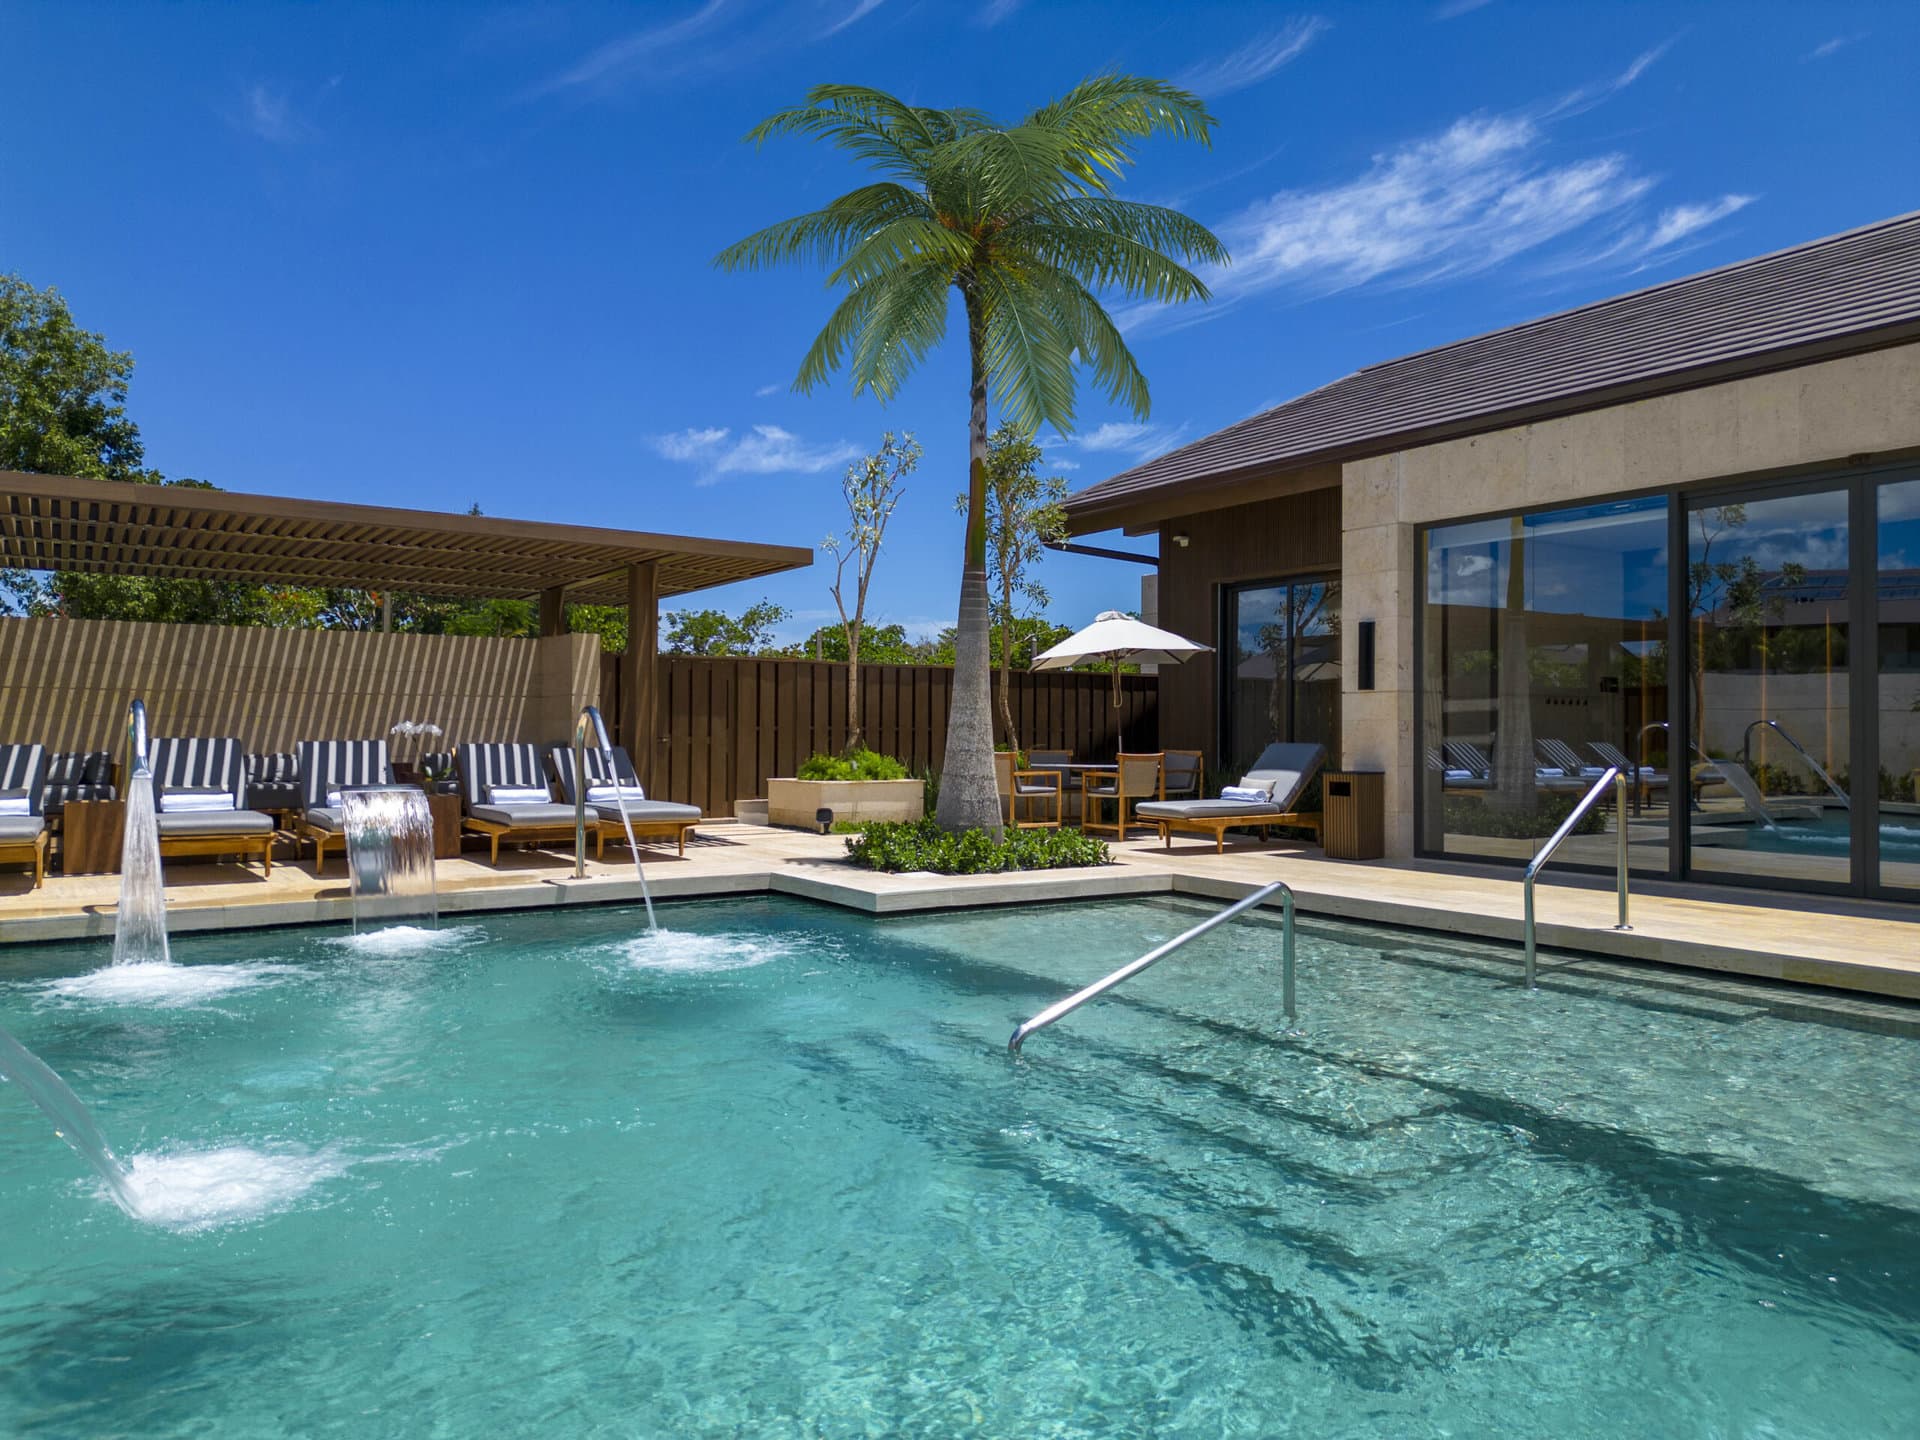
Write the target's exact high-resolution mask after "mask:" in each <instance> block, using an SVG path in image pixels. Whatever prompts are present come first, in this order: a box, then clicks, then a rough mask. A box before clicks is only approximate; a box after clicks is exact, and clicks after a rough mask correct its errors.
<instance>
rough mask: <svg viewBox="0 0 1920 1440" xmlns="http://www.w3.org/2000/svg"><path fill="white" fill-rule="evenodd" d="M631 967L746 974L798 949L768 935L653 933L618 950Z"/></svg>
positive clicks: (650, 932) (658, 931)
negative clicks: (756, 966) (753, 968)
mask: <svg viewBox="0 0 1920 1440" xmlns="http://www.w3.org/2000/svg"><path fill="white" fill-rule="evenodd" d="M616 948H617V949H618V951H619V953H620V954H621V955H622V956H624V957H625V958H626V961H627V963H628V964H630V965H633V966H635V967H636V968H638V969H641V970H670V971H677V972H680V973H695V974H697V973H701V972H712V971H721V970H745V969H748V968H750V967H752V966H755V965H765V964H768V963H769V962H771V961H774V960H784V959H786V958H787V957H788V956H789V955H791V954H793V952H794V949H795V946H794V944H793V942H792V941H789V940H776V939H773V938H770V937H768V936H765V935H700V934H695V933H693V932H692V931H687V930H653V931H649V932H648V933H647V934H645V935H638V936H635V937H634V938H633V939H631V940H629V941H627V942H626V943H625V944H623V945H620V946H618V947H616Z"/></svg>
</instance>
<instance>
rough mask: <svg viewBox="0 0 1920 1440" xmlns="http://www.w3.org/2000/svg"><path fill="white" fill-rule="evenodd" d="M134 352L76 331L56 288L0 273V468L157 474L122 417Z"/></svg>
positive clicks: (137, 476)
mask: <svg viewBox="0 0 1920 1440" xmlns="http://www.w3.org/2000/svg"><path fill="white" fill-rule="evenodd" d="M132 377H133V356H132V355H131V354H129V353H128V352H127V351H125V350H110V349H108V348H107V341H106V337H105V336H103V335H99V334H96V333H95V332H93V331H91V330H82V329H81V328H80V327H79V326H78V325H76V324H75V323H74V320H73V314H72V312H71V311H69V310H68V309H67V302H66V301H65V300H64V299H62V298H61V296H60V292H59V291H57V290H54V289H52V288H48V289H45V290H36V289H35V288H34V287H33V286H31V285H29V284H28V283H27V282H26V281H25V280H23V279H21V278H20V277H19V276H18V275H0V470H26V471H29V472H32V473H34V474H39V475H84V476H87V477H89V478H91V479H95V480H146V479H158V478H159V477H158V476H157V475H152V474H151V473H150V472H148V471H147V470H146V468H145V463H146V450H145V447H144V446H143V445H142V444H141V441H140V427H139V426H138V425H135V424H134V423H133V421H132V420H131V419H129V418H128V416H127V382H128V381H129V380H130V379H132Z"/></svg>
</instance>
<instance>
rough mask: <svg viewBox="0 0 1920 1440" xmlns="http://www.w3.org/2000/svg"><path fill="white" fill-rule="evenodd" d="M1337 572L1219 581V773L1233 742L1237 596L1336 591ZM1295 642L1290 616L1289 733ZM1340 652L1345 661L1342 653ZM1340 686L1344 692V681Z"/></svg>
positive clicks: (1295, 682) (1295, 681) (1229, 762)
mask: <svg viewBox="0 0 1920 1440" xmlns="http://www.w3.org/2000/svg"><path fill="white" fill-rule="evenodd" d="M1340 573H1341V572H1340V571H1339V570H1338V569H1333V570H1328V569H1325V568H1319V569H1313V570H1296V571H1294V572H1293V573H1292V574H1288V575H1273V576H1266V577H1262V578H1258V579H1253V580H1223V581H1221V582H1220V584H1219V586H1218V589H1219V596H1218V598H1217V599H1216V601H1215V604H1214V611H1215V616H1216V619H1215V629H1214V633H1215V634H1216V635H1218V636H1219V637H1220V645H1219V647H1218V657H1219V663H1218V664H1216V665H1215V666H1214V670H1215V676H1214V681H1215V683H1214V697H1213V708H1214V717H1215V723H1214V727H1213V728H1214V737H1213V740H1214V744H1215V746H1216V747H1217V748H1216V749H1215V751H1214V753H1215V754H1216V755H1217V756H1219V762H1218V763H1219V765H1220V768H1221V771H1222V773H1225V772H1226V771H1227V770H1229V769H1231V768H1232V763H1233V762H1232V760H1231V759H1230V756H1231V755H1232V753H1233V752H1232V745H1233V739H1234V736H1233V686H1234V678H1235V677H1234V670H1235V668H1236V667H1235V663H1234V662H1235V660H1236V658H1237V657H1238V655H1239V653H1240V626H1239V608H1238V606H1237V605H1236V603H1235V599H1236V597H1237V596H1238V595H1239V594H1240V592H1241V591H1243V590H1277V589H1279V588H1281V587H1282V586H1284V587H1286V588H1287V589H1288V590H1291V589H1292V588H1293V587H1294V586H1296V585H1332V586H1334V587H1336V588H1338V586H1339V584H1340ZM1334 633H1335V637H1336V639H1337V640H1338V641H1339V642H1340V643H1341V644H1342V645H1344V643H1345V639H1344V635H1342V634H1341V632H1340V631H1337V630H1336V631H1335V632H1334ZM1297 639H1298V637H1297V636H1295V634H1294V633H1293V625H1292V620H1291V616H1290V615H1289V620H1288V625H1287V675H1288V680H1287V726H1286V728H1287V729H1288V731H1289V732H1291V731H1292V730H1293V728H1294V718H1295V713H1296V706H1297V705H1298V697H1297V695H1296V694H1295V689H1296V687H1297V685H1298V684H1299V679H1298V676H1299V671H1298V668H1297V667H1296V665H1295V664H1294V655H1295V653H1296V651H1295V643H1296V641H1297ZM1340 653H1341V656H1342V658H1343V659H1344V658H1345V652H1344V650H1342V651H1341V652H1340ZM1341 683H1342V686H1343V693H1344V685H1345V680H1344V678H1343V679H1342V682H1341ZM1341 723H1342V724H1344V723H1345V722H1344V721H1342V722H1341ZM1342 738H1344V737H1339V736H1336V737H1335V739H1336V740H1339V739H1342ZM1329 748H1331V747H1329Z"/></svg>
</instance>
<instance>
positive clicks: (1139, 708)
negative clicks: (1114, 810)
mask: <svg viewBox="0 0 1920 1440" xmlns="http://www.w3.org/2000/svg"><path fill="white" fill-rule="evenodd" d="M613 658H614V657H611V656H609V657H607V659H608V662H609V663H607V664H605V665H604V666H603V668H602V670H601V676H600V696H601V700H600V708H601V710H602V711H603V712H605V713H606V714H608V715H617V714H619V713H620V707H619V696H618V693H617V689H616V687H617V686H618V684H619V680H618V677H617V675H616V674H615V669H616V667H615V666H614V665H613V664H612V663H611V661H612V660H613ZM1112 683H1113V682H1112V680H1111V678H1110V677H1108V676H1106V675H1096V674H1077V673H1060V672H1049V673H1046V674H1033V673H1030V672H1024V671H1016V672H1015V674H1014V677H1013V713H1014V721H1015V723H1016V724H1017V725H1018V726H1019V729H1020V743H1021V745H1022V746H1024V747H1026V748H1027V749H1030V750H1031V749H1054V750H1071V751H1072V752H1073V753H1074V755H1075V756H1076V757H1078V758H1083V759H1093V760H1097V759H1111V758H1112V757H1113V754H1114V751H1115V749H1116V743H1117V739H1118V737H1119V736H1120V734H1121V733H1123V732H1124V734H1125V736H1126V741H1127V747H1128V748H1129V749H1135V750H1149V749H1152V748H1153V747H1154V746H1155V745H1157V744H1158V743H1159V732H1160V727H1159V699H1158V689H1159V686H1158V681H1157V679H1156V677H1154V676H1151V675H1123V676H1121V677H1120V706H1119V708H1118V709H1115V708H1114V706H1113V703H1112ZM658 685H659V701H658V704H659V716H658V718H659V734H658V736H657V737H656V742H655V746H654V752H653V764H654V776H653V779H654V783H653V790H654V792H655V793H656V794H657V795H659V796H660V797H661V798H663V799H668V800H678V801H682V802H684V803H687V804H691V805H698V806H699V807H700V808H701V809H702V810H705V811H706V812H707V813H708V814H709V815H731V814H732V813H733V802H734V801H735V800H742V799H752V798H755V797H758V796H764V795H765V794H766V793H767V778H768V777H769V776H774V775H791V774H793V773H794V771H795V770H796V769H797V768H798V767H799V765H800V762H801V761H802V760H804V759H806V758H807V756H809V755H811V754H813V753H814V751H816V750H826V751H832V750H838V749H840V748H841V747H842V746H844V745H845V744H846V741H847V672H846V667H845V666H844V665H838V664H834V663H832V662H831V661H827V662H822V661H817V660H758V659H742V658H729V659H723V660H702V659H696V658H694V657H692V656H686V655H663V656H661V657H660V660H659V679H658ZM952 686H953V671H952V670H951V669H950V668H948V667H947V666H945V665H863V666H861V667H860V709H861V711H862V723H863V727H864V730H865V735H864V739H865V741H866V743H867V744H868V745H870V746H871V747H872V748H873V749H875V750H879V751H881V752H883V753H885V754H888V755H893V756H896V757H898V758H899V759H900V760H901V761H903V762H904V763H905V764H906V765H907V767H908V768H909V769H911V770H913V771H914V772H915V773H918V772H919V771H920V770H921V769H922V768H926V767H931V768H933V769H938V768H939V767H940V764H941V761H942V760H943V758H944V757H945V754H946V745H947V703H948V698H949V696H950V694H951V691H952ZM995 728H996V730H997V729H998V724H997V722H996V726H995ZM996 738H1004V737H999V736H996ZM623 743H624V740H623Z"/></svg>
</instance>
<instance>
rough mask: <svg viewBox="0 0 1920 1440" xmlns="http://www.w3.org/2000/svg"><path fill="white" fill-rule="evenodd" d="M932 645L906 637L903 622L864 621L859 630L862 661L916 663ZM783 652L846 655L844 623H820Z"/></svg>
mask: <svg viewBox="0 0 1920 1440" xmlns="http://www.w3.org/2000/svg"><path fill="white" fill-rule="evenodd" d="M930 649H931V647H929V646H928V645H926V644H924V643H922V642H918V641H913V640H909V639H908V638H907V627H906V626H904V625H864V626H862V627H861V630H860V663H861V664H862V665H917V664H920V663H922V662H924V661H926V660H927V658H928V655H929V651H930ZM783 653H784V654H787V655H791V656H793V657H795V658H797V659H801V660H839V661H844V660H845V659H847V631H846V627H845V626H843V625H840V624H838V623H835V624H830V625H822V626H821V627H820V628H819V629H818V630H816V631H814V632H813V634H811V635H809V636H808V637H807V638H806V639H805V640H802V641H801V642H800V643H799V644H798V645H789V646H788V647H787V648H786V650H785V651H784V652H783Z"/></svg>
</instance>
